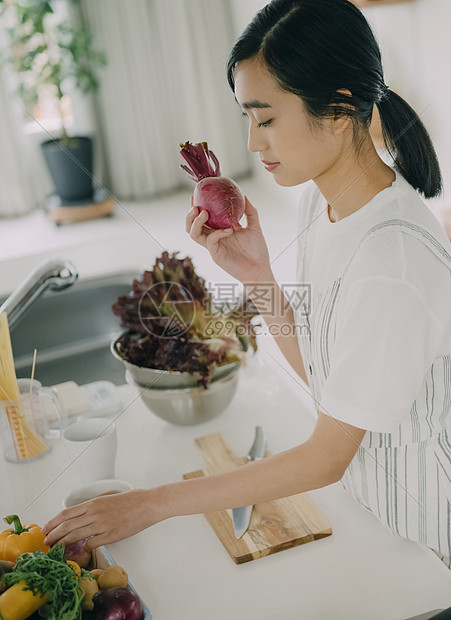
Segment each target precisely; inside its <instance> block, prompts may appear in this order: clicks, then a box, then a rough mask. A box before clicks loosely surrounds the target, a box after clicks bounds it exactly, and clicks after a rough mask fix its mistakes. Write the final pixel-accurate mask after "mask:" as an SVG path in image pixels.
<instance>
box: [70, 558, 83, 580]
mask: <svg viewBox="0 0 451 620" xmlns="http://www.w3.org/2000/svg"><path fill="white" fill-rule="evenodd" d="M67 563H68V564H69V566H70V567H71V568H72V570H74V571H75V574H76V575H77V577H78V579H80V577H81V568H80V567H79V565H78V564H77V562H74V561H73V560H67Z"/></svg>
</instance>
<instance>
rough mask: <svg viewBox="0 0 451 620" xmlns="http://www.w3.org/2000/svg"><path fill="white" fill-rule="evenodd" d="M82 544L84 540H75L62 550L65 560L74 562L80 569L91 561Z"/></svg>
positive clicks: (89, 554)
mask: <svg viewBox="0 0 451 620" xmlns="http://www.w3.org/2000/svg"><path fill="white" fill-rule="evenodd" d="M84 544H85V541H84V540H77V542H74V543H71V544H70V545H66V546H65V548H64V555H65V556H66V559H67V560H72V562H76V563H77V564H78V566H79V567H80V568H86V566H88V564H89V562H90V561H91V552H90V551H86V550H85V549H84V548H83V545H84Z"/></svg>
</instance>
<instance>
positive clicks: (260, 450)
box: [232, 426, 266, 540]
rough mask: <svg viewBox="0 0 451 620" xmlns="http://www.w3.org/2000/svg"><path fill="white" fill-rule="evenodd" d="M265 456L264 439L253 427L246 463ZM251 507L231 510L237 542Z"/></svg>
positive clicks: (245, 527) (259, 430)
mask: <svg viewBox="0 0 451 620" xmlns="http://www.w3.org/2000/svg"><path fill="white" fill-rule="evenodd" d="M265 454H266V437H265V433H264V431H263V428H262V427H261V426H256V427H255V437H254V442H253V444H252V446H251V449H250V450H249V454H248V455H247V460H248V462H249V463H250V462H252V461H259V460H260V459H262V458H263V457H264V456H265ZM252 508H253V506H240V507H239V508H233V509H232V518H233V531H234V532H235V538H236V539H237V540H239V539H240V538H241V537H242V536H243V534H245V532H246V531H247V529H248V527H249V523H250V520H251V515H252Z"/></svg>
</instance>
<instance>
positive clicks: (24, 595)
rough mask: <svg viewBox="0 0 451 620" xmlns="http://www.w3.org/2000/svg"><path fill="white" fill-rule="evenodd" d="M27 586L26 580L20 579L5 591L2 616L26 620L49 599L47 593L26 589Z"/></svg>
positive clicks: (0, 608) (8, 619) (0, 598)
mask: <svg viewBox="0 0 451 620" xmlns="http://www.w3.org/2000/svg"><path fill="white" fill-rule="evenodd" d="M26 587H27V584H26V583H25V581H19V582H18V583H15V584H14V585H13V586H11V587H10V588H8V589H7V590H5V592H3V594H2V595H1V596H0V618H2V619H3V620H25V618H29V617H30V616H31V614H33V613H34V612H35V611H36V610H37V609H39V607H42V606H43V605H45V603H47V601H48V600H49V597H48V596H47V594H44V595H42V594H41V593H40V592H37V593H36V594H34V593H33V590H25V588H26Z"/></svg>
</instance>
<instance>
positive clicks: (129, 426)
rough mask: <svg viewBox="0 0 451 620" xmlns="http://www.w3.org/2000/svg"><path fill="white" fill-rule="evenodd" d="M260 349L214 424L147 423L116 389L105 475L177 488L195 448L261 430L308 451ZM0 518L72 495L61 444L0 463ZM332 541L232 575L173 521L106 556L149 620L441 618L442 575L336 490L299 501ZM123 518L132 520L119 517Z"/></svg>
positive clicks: (237, 444)
mask: <svg viewBox="0 0 451 620" xmlns="http://www.w3.org/2000/svg"><path fill="white" fill-rule="evenodd" d="M266 344H267V343H266V340H263V337H262V338H261V340H260V348H259V351H258V353H257V354H256V355H255V356H254V357H253V358H252V359H250V360H249V363H248V366H247V367H245V368H242V369H241V371H240V382H239V387H238V391H237V394H236V396H235V398H234V399H233V401H232V402H231V403H230V405H229V407H228V408H227V409H226V410H225V411H224V412H223V413H222V414H221V415H220V416H218V417H217V418H215V419H214V420H211V421H209V422H206V423H204V424H201V425H198V426H193V427H177V426H174V425H170V424H168V423H166V422H164V421H162V420H160V419H159V418H157V417H156V416H154V415H153V414H152V413H150V412H149V411H148V409H147V408H146V407H145V406H144V405H143V404H142V402H141V401H140V399H139V398H138V396H137V392H135V390H134V388H132V387H130V386H127V385H124V386H121V387H120V388H119V392H120V395H121V398H122V401H123V412H122V413H121V414H120V415H119V416H118V418H117V420H116V423H117V430H118V456H117V465H116V475H117V477H118V478H121V479H124V480H127V481H128V482H129V483H130V484H131V485H133V486H134V487H145V486H153V485H158V484H163V483H167V482H172V481H177V480H180V479H181V478H182V475H183V474H184V473H187V472H191V471H194V470H196V469H199V468H202V467H203V466H204V463H203V461H202V457H201V455H200V453H199V452H198V451H197V449H196V447H195V444H194V439H195V438H196V437H200V436H203V435H206V434H209V433H214V432H221V433H222V435H223V437H224V439H225V440H226V442H227V443H228V444H229V446H230V448H231V449H232V450H233V451H234V452H235V454H237V455H245V454H246V453H247V451H248V449H249V447H250V444H251V442H252V439H253V433H254V427H255V425H256V424H261V425H262V426H263V428H264V430H265V432H266V434H267V437H268V449H269V450H270V451H271V452H273V453H276V452H279V451H281V450H284V449H288V448H290V447H292V446H294V445H296V444H298V443H300V442H302V441H304V440H306V439H307V437H308V436H309V434H310V432H311V430H312V429H313V426H314V421H315V419H314V415H313V408H312V406H311V402H310V398H309V396H308V393H307V392H306V388H305V385H304V384H303V383H302V382H301V381H297V382H296V381H295V380H294V379H293V377H290V376H288V374H287V373H286V372H285V370H284V369H283V368H282V367H281V366H279V365H278V364H277V363H274V361H273V360H272V359H271V358H272V355H271V352H270V349H269V348H266ZM0 479H1V480H2V493H1V496H0V514H1V515H5V514H11V513H14V512H16V513H19V514H20V515H21V517H22V518H23V520H24V522H25V523H28V522H37V523H44V522H45V521H47V520H48V519H49V518H50V517H51V516H53V515H54V514H55V513H56V512H58V511H59V510H60V508H61V501H62V499H63V497H65V496H66V495H67V494H68V492H69V491H70V489H72V488H74V487H76V486H78V485H79V479H78V475H77V474H76V472H75V470H74V468H73V467H70V465H69V461H68V458H67V456H66V454H65V452H64V449H63V446H62V444H61V440H60V439H55V440H54V441H53V450H52V452H51V453H50V454H49V455H47V456H45V457H44V458H42V459H41V460H38V461H36V462H35V463H34V464H23V463H21V464H9V463H6V461H4V459H2V458H0ZM309 496H310V498H311V499H312V500H313V501H314V502H315V504H316V505H317V506H318V507H319V508H320V510H321V511H322V512H323V514H324V515H325V516H326V517H327V518H328V519H329V521H330V522H331V525H332V528H333V534H332V536H330V537H328V538H325V539H322V540H318V541H315V542H311V543H308V544H305V545H302V546H300V547H296V548H294V549H289V550H285V551H282V552H279V553H276V554H274V555H271V556H268V557H264V558H261V559H258V560H254V561H252V562H249V563H247V564H243V565H235V564H234V563H233V561H232V559H231V558H230V557H229V555H228V554H227V552H226V551H225V549H224V548H223V547H222V545H221V543H220V542H219V540H218V538H217V537H216V535H215V534H214V532H213V530H212V529H211V528H210V526H209V525H208V523H207V521H206V519H205V518H204V517H203V516H202V515H195V516H189V517H179V518H173V519H170V520H168V521H165V522H163V523H160V524H157V525H156V526H154V527H153V528H150V529H149V530H146V531H144V532H141V533H140V534H138V535H136V536H134V537H132V538H130V539H128V540H124V541H121V542H119V543H115V544H112V545H109V546H108V549H109V551H110V552H111V553H112V555H113V556H114V558H115V559H116V561H117V562H118V563H119V564H121V565H122V566H124V568H125V569H126V570H127V572H128V573H129V576H130V580H131V582H132V583H133V584H134V586H135V587H136V589H137V590H138V592H139V593H140V595H141V596H142V598H143V599H144V601H145V602H146V603H147V605H148V606H149V608H150V610H151V612H152V614H153V617H154V620H211V619H214V620H226V619H227V620H230V619H231V618H236V619H237V620H241V619H246V620H247V619H249V620H253V619H254V618H259V620H270V619H271V620H272V619H273V618H280V619H281V620H282V619H283V620H294V619H299V618H305V619H306V620H329V619H334V620H341V619H343V620H362V619H365V620H381V619H383V620H403V619H405V618H408V617H411V616H415V615H417V614H420V613H424V612H427V611H429V610H433V609H439V608H447V607H449V606H451V571H449V570H448V569H446V567H445V566H444V565H443V564H442V563H441V562H440V561H439V560H438V558H436V556H435V555H434V554H433V553H432V552H430V551H429V550H427V549H425V548H423V547H422V546H420V545H417V544H415V543H413V542H409V541H406V540H402V539H401V538H398V537H396V536H394V535H392V534H391V533H390V532H389V531H388V530H386V529H385V528H384V527H383V526H382V525H381V524H379V522H378V521H377V520H376V519H374V518H373V517H371V516H369V515H367V514H366V513H365V512H364V511H363V510H362V509H361V508H360V507H359V506H358V505H357V504H356V503H355V502H354V500H353V499H352V498H351V497H350V496H349V495H348V494H347V493H346V492H345V491H344V489H343V488H342V486H341V484H340V483H337V484H334V485H332V486H330V487H326V488H324V489H319V490H316V491H313V492H310V493H309ZM130 518H131V519H132V518H133V515H130Z"/></svg>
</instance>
